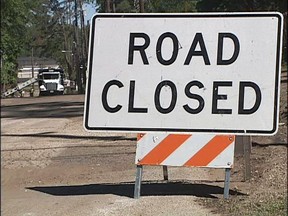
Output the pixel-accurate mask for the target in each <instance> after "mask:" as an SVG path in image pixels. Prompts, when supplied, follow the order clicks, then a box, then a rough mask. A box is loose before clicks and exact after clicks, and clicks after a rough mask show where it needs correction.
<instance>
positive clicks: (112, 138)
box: [1, 132, 136, 141]
mask: <svg viewBox="0 0 288 216" xmlns="http://www.w3.org/2000/svg"><path fill="white" fill-rule="evenodd" d="M1 136H3V137H4V136H6V137H34V138H35V137H39V138H56V139H71V140H74V139H84V140H87V139H91V140H104V141H119V140H127V141H136V137H125V136H79V135H67V134H53V132H45V133H38V134H35V133H34V134H32V133H31V134H1Z"/></svg>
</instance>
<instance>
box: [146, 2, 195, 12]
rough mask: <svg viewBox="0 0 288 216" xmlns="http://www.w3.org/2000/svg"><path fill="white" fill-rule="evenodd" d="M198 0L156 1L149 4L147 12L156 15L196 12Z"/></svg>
mask: <svg viewBox="0 0 288 216" xmlns="http://www.w3.org/2000/svg"><path fill="white" fill-rule="evenodd" d="M196 3H197V0H170V1H165V0H154V1H149V2H148V4H147V12H154V13H177V12H178V13H180V12H196Z"/></svg>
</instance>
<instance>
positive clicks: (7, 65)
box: [0, 0, 33, 91]
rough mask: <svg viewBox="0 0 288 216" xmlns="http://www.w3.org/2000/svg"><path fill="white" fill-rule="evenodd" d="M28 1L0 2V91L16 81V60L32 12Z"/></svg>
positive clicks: (30, 3)
mask: <svg viewBox="0 0 288 216" xmlns="http://www.w3.org/2000/svg"><path fill="white" fill-rule="evenodd" d="M32 6H33V2H32V1H30V0H27V1H22V0H2V1H1V42H0V49H1V91H4V90H5V89H6V85H11V84H13V83H15V81H16V71H17V63H16V59H17V57H18V55H19V54H20V52H21V49H22V47H23V43H24V40H25V35H26V32H27V28H26V27H27V26H29V25H31V22H30V16H31V14H32V13H33V11H32V10H31V9H30V8H33V7H32Z"/></svg>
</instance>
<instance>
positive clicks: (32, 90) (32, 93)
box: [30, 46, 35, 97]
mask: <svg viewBox="0 0 288 216" xmlns="http://www.w3.org/2000/svg"><path fill="white" fill-rule="evenodd" d="M31 68H32V78H34V48H33V46H32V50H31ZM34 89H35V85H34V83H33V84H32V89H31V91H30V97H34Z"/></svg>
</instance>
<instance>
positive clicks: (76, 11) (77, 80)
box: [72, 0, 83, 94]
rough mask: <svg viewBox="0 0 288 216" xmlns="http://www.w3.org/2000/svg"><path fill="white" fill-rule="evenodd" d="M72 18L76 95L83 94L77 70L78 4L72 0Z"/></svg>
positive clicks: (78, 70)
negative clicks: (73, 23) (73, 19)
mask: <svg viewBox="0 0 288 216" xmlns="http://www.w3.org/2000/svg"><path fill="white" fill-rule="evenodd" d="M74 18H75V28H74V41H73V49H74V50H73V49H72V50H73V54H74V60H75V67H74V68H75V72H76V83H77V86H78V93H80V94H81V93H83V88H82V82H81V74H80V68H79V49H78V46H79V41H78V2H77V0H74Z"/></svg>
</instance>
